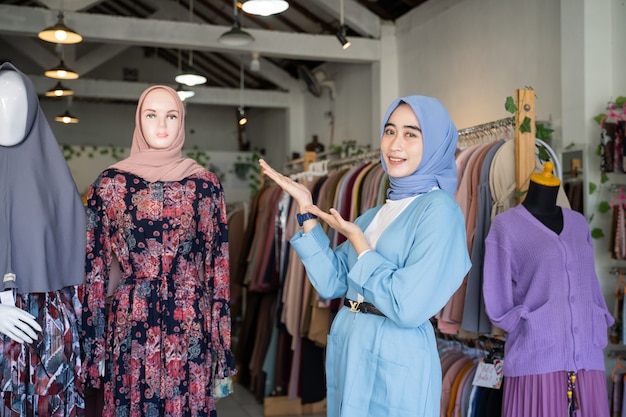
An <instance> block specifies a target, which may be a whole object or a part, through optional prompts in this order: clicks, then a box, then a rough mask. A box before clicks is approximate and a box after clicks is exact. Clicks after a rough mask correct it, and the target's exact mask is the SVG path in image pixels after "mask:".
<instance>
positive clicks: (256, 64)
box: [250, 52, 261, 72]
mask: <svg viewBox="0 0 626 417" xmlns="http://www.w3.org/2000/svg"><path fill="white" fill-rule="evenodd" d="M259 56H260V54H259V53H258V52H252V60H251V61H250V71H252V72H259V71H260V70H261V61H259Z"/></svg>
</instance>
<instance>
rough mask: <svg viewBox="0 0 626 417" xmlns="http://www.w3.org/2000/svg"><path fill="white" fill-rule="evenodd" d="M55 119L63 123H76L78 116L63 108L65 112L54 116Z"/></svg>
mask: <svg viewBox="0 0 626 417" xmlns="http://www.w3.org/2000/svg"><path fill="white" fill-rule="evenodd" d="M54 120H55V121H57V122H60V123H65V124H66V125H67V124H74V123H78V117H76V116H74V115H73V114H72V113H70V111H69V109H68V110H65V112H63V113H61V114H59V115H58V116H56V117H55V118H54Z"/></svg>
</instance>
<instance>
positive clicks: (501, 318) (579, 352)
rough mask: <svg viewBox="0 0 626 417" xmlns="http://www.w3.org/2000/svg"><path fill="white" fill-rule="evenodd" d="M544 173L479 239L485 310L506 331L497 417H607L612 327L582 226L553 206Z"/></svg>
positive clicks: (554, 182) (552, 186)
mask: <svg viewBox="0 0 626 417" xmlns="http://www.w3.org/2000/svg"><path fill="white" fill-rule="evenodd" d="M551 173H552V164H551V163H550V162H546V163H545V165H544V171H543V173H541V174H533V175H532V176H531V181H530V185H529V188H528V195H527V197H526V199H525V200H524V202H523V203H522V204H520V205H518V206H515V207H512V208H510V209H508V210H506V211H504V212H502V213H500V214H498V215H497V216H495V218H494V219H493V221H492V223H491V226H490V229H489V233H488V235H487V238H486V239H485V256H484V267H483V271H484V280H483V295H484V300H485V309H486V312H487V315H488V316H489V318H490V319H491V321H492V324H493V325H495V326H498V327H499V328H501V329H502V330H503V331H505V332H506V344H505V353H504V357H505V358H506V360H505V361H504V364H503V368H502V374H503V375H504V378H505V379H504V388H503V393H502V396H503V397H502V415H503V416H508V417H539V416H553V415H555V416H556V415H568V416H572V415H575V416H579V417H609V416H610V412H609V402H608V401H607V398H609V395H608V393H607V380H606V374H605V358H604V353H603V349H604V348H605V347H606V345H607V343H608V340H607V330H608V329H609V328H610V326H611V325H613V323H614V322H615V319H614V317H613V316H612V315H611V313H610V311H609V309H608V308H607V306H606V301H605V299H604V296H603V293H602V289H601V287H600V285H599V281H598V276H597V274H596V270H595V261H594V247H593V242H592V238H591V233H590V230H589V224H588V222H587V219H585V217H584V216H583V215H582V214H581V213H579V212H577V211H575V210H572V209H569V208H567V207H559V206H557V205H556V195H557V191H558V189H559V183H560V181H559V180H558V178H554V177H553V176H552V174H551ZM537 220H539V221H537Z"/></svg>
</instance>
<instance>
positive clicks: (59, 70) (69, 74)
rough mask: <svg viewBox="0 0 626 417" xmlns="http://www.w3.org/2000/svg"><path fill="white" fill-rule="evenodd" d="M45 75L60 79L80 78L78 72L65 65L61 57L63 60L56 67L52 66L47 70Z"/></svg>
mask: <svg viewBox="0 0 626 417" xmlns="http://www.w3.org/2000/svg"><path fill="white" fill-rule="evenodd" d="M44 75H45V76H46V77H50V78H56V79H59V80H75V79H76V78H78V73H77V72H76V71H74V70H71V69H69V68H68V67H66V66H65V62H63V59H61V62H60V63H59V65H57V66H56V67H52V68H50V69H49V70H47V71H46V72H45V73H44Z"/></svg>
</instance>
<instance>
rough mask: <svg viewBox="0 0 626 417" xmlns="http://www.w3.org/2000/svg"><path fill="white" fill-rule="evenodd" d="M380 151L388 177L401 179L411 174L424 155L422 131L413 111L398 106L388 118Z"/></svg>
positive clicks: (403, 105) (405, 106) (407, 106)
mask: <svg viewBox="0 0 626 417" xmlns="http://www.w3.org/2000/svg"><path fill="white" fill-rule="evenodd" d="M380 149H381V151H382V154H383V156H384V158H385V164H387V172H388V174H389V176H391V177H394V178H402V177H406V176H408V175H411V174H413V173H414V172H415V171H416V170H417V167H419V165H420V162H422V155H423V154H424V140H423V137H422V130H421V127H420V123H419V120H417V116H415V113H413V109H411V106H409V105H408V104H406V103H402V104H400V105H399V106H398V107H397V108H396V109H395V110H394V111H393V113H391V116H389V120H388V121H387V124H385V131H384V133H383V137H382V141H381V144H380Z"/></svg>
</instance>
